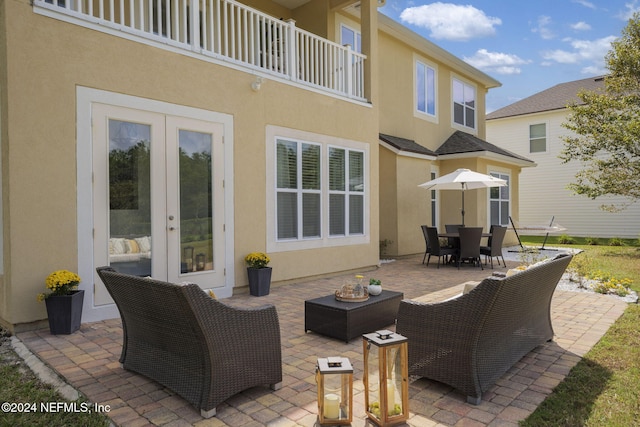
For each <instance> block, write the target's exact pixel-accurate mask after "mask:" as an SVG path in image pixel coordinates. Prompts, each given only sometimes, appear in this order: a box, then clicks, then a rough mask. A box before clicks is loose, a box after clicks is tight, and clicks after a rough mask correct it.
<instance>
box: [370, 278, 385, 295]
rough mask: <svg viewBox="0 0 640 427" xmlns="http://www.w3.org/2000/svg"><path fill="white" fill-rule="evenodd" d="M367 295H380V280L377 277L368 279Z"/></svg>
mask: <svg viewBox="0 0 640 427" xmlns="http://www.w3.org/2000/svg"><path fill="white" fill-rule="evenodd" d="M368 289H369V295H380V294H381V293H382V282H381V281H380V280H379V279H369V287H368Z"/></svg>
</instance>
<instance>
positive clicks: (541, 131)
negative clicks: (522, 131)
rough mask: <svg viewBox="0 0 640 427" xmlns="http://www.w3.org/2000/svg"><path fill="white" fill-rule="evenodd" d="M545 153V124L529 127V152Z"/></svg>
mask: <svg viewBox="0 0 640 427" xmlns="http://www.w3.org/2000/svg"><path fill="white" fill-rule="evenodd" d="M546 151H547V125H546V123H538V124H535V125H529V152H530V153H544V152H546Z"/></svg>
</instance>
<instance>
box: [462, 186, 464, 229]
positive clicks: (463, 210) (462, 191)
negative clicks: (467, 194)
mask: <svg viewBox="0 0 640 427" xmlns="http://www.w3.org/2000/svg"><path fill="white" fill-rule="evenodd" d="M462 226H463V227H464V182H463V183H462Z"/></svg>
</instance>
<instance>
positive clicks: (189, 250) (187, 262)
mask: <svg viewBox="0 0 640 427" xmlns="http://www.w3.org/2000/svg"><path fill="white" fill-rule="evenodd" d="M182 262H183V263H184V266H185V271H184V272H185V273H186V272H192V271H193V246H185V247H184V249H183V250H182Z"/></svg>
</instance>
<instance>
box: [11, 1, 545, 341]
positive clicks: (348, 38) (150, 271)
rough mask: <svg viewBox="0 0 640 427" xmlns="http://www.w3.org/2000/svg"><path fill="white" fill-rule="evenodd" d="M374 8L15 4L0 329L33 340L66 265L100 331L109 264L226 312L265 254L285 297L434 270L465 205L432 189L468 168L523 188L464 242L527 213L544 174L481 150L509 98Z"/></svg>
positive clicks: (481, 196) (478, 202) (495, 202)
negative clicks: (532, 184)
mask: <svg viewBox="0 0 640 427" xmlns="http://www.w3.org/2000/svg"><path fill="white" fill-rule="evenodd" d="M377 3H378V2H376V1H374V0H365V1H362V2H359V1H353V0H273V1H254V0H251V1H249V0H247V1H244V2H236V1H231V0H204V1H196V0H176V1H172V2H167V1H166V0H137V1H132V0H103V1H102V0H101V1H99V2H98V1H91V0H15V1H11V2H2V3H0V23H1V25H0V64H1V65H2V67H0V82H1V83H2V84H1V85H0V144H1V146H2V151H1V153H2V175H1V176H2V215H3V216H2V225H3V227H2V239H1V242H2V245H3V258H2V265H0V268H1V272H2V277H1V279H0V295H1V299H0V323H1V324H2V325H3V326H5V327H8V328H9V329H12V330H20V329H28V328H34V327H37V326H39V325H40V324H41V323H42V322H43V319H45V318H46V311H45V307H44V304H42V303H38V302H37V301H36V294H38V293H39V292H42V291H43V290H44V278H45V277H46V276H47V274H49V273H50V272H51V271H53V270H57V269H62V268H64V269H69V270H74V271H77V272H78V273H79V275H80V276H81V277H82V282H81V284H80V288H81V289H84V290H85V292H86V294H85V303H84V310H83V321H85V322H88V321H94V320H98V319H104V318H112V317H117V316H118V312H117V308H116V307H115V305H114V304H113V302H112V300H111V298H110V297H109V295H108V293H107V292H106V290H105V288H104V286H103V285H102V283H101V282H100V280H99V278H98V277H97V276H96V274H95V268H96V267H98V266H102V265H107V264H110V265H111V266H113V267H114V268H116V269H117V270H119V271H124V272H129V273H133V274H139V275H151V276H153V277H155V278H159V279H164V280H168V281H172V282H184V281H190V282H195V283H198V284H199V285H200V286H202V287H203V288H205V289H213V290H214V291H215V293H216V294H217V295H218V296H220V297H228V296H230V295H232V293H233V292H234V290H235V289H236V288H242V287H245V286H246V285H247V277H246V276H247V275H246V272H245V264H244V257H245V255H246V254H247V253H249V252H253V251H262V252H267V253H268V254H269V255H270V257H271V259H272V262H271V266H273V268H274V271H273V280H274V282H275V284H277V283H282V282H291V281H303V280H304V279H308V278H311V277H318V276H325V275H330V274H336V273H340V272H347V271H365V270H367V269H370V268H372V267H374V266H376V265H377V264H378V261H379V242H380V240H388V241H391V242H392V244H391V245H390V246H389V248H388V249H389V250H390V253H392V254H393V255H408V254H415V253H420V252H422V251H423V250H424V241H423V238H422V235H421V232H420V228H419V226H420V225H421V224H425V223H433V224H437V225H439V226H442V225H443V224H444V223H445V222H456V223H457V222H459V220H460V194H459V193H458V192H440V194H437V193H432V192H428V191H424V190H422V189H420V188H418V184H420V183H422V182H424V181H427V180H429V179H431V178H432V177H433V176H437V175H441V174H445V173H448V172H450V171H453V170H455V169H457V168H459V167H468V168H470V169H474V170H477V171H480V172H484V173H494V174H498V175H499V176H500V177H503V178H505V179H507V180H508V181H509V187H508V188H505V189H502V190H501V191H500V192H495V193H494V192H491V193H490V192H489V191H486V190H482V191H470V192H468V193H467V195H466V211H467V213H466V222H467V224H474V225H481V226H483V227H485V228H488V227H489V225H490V224H491V222H492V221H491V218H496V221H500V222H503V223H504V222H505V218H507V217H508V214H511V215H512V216H514V217H517V216H518V212H517V206H518V176H519V173H520V169H521V167H525V166H531V165H532V164H533V163H532V162H531V161H529V160H527V159H526V158H524V157H521V156H518V155H515V154H513V153H510V152H508V151H505V150H502V149H500V148H498V147H496V146H494V145H491V144H488V143H487V142H485V141H484V137H485V135H484V134H485V124H484V116H485V111H484V104H485V94H486V92H487V91H488V90H489V89H490V88H492V87H496V86H498V85H499V82H497V81H495V80H494V79H492V78H490V77H488V76H487V75H485V74H484V73H482V72H480V71H478V70H476V69H474V68H473V67H471V66H469V65H468V64H466V63H464V62H463V61H461V60H459V59H457V58H455V57H453V56H452V55H451V54H449V53H447V52H445V51H443V50H442V49H440V48H438V47H437V46H435V45H433V44H431V43H430V42H428V41H426V40H425V39H423V38H421V37H419V36H417V35H416V34H415V33H413V32H411V31H409V30H408V29H406V28H404V27H403V26H401V25H400V24H398V23H396V22H393V21H392V20H390V19H388V18H386V17H384V16H382V15H380V14H379V13H378V12H377V7H376V6H377Z"/></svg>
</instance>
